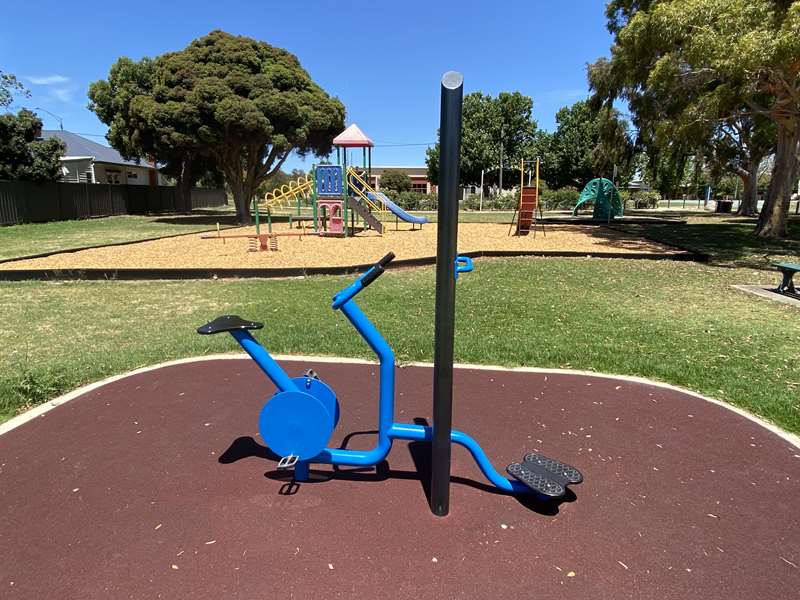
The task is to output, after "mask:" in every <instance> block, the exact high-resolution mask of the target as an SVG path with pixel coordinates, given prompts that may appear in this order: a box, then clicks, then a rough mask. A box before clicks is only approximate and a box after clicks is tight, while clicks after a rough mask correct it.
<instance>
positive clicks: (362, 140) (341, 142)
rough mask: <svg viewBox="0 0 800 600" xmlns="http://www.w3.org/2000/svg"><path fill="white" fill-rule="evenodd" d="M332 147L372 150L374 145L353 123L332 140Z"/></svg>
mask: <svg viewBox="0 0 800 600" xmlns="http://www.w3.org/2000/svg"><path fill="white" fill-rule="evenodd" d="M333 145H334V146H345V147H347V148H367V147H369V148H372V146H374V145H375V144H373V143H372V140H371V139H369V138H368V137H367V136H366V134H365V133H364V132H363V131H361V130H360V129H359V128H358V125H356V124H355V123H353V124H352V125H350V127H348V128H347V129H345V130H344V131H343V132H342V133H340V134H339V135H337V136H336V137H335V138H333Z"/></svg>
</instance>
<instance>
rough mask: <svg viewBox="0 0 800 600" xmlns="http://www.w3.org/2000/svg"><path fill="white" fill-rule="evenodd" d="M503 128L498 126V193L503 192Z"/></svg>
mask: <svg viewBox="0 0 800 600" xmlns="http://www.w3.org/2000/svg"><path fill="white" fill-rule="evenodd" d="M504 133H505V129H504V128H503V127H501V128H500V195H501V196H502V194H503V134H504Z"/></svg>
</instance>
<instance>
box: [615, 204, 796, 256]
mask: <svg viewBox="0 0 800 600" xmlns="http://www.w3.org/2000/svg"><path fill="white" fill-rule="evenodd" d="M755 224H756V220H755V219H746V218H740V217H735V216H730V215H728V216H722V215H704V216H697V217H689V218H688V219H687V223H686V225H680V224H674V225H673V224H667V225H622V226H619V227H620V228H621V229H624V230H626V231H630V232H632V233H634V234H636V235H643V236H646V237H649V238H651V239H654V240H657V241H660V242H665V243H667V244H676V245H679V246H682V247H684V248H688V249H690V250H695V251H697V252H703V253H705V254H709V255H710V256H711V259H712V261H713V262H714V263H715V264H718V265H720V266H736V267H747V268H754V269H770V268H771V267H770V264H771V263H773V262H775V261H778V260H791V261H794V262H800V219H797V218H794V219H790V221H789V227H788V229H789V237H788V238H786V239H782V240H765V239H762V238H758V237H756V236H755V235H753V230H754V228H755Z"/></svg>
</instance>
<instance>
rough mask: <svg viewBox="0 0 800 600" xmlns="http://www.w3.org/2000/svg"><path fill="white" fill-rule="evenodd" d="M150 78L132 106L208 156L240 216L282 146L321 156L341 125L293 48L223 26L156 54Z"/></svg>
mask: <svg viewBox="0 0 800 600" xmlns="http://www.w3.org/2000/svg"><path fill="white" fill-rule="evenodd" d="M154 79H155V85H154V88H153V93H152V95H146V96H141V97H138V98H136V99H135V100H134V101H133V102H132V106H131V109H132V112H133V113H134V114H135V115H137V116H138V117H139V118H140V119H143V120H144V121H145V122H148V123H154V124H158V123H160V122H164V123H168V124H170V125H171V127H170V130H171V132H174V133H171V135H172V136H174V137H176V138H180V139H185V140H186V141H188V142H191V143H193V144H195V145H196V147H197V149H198V152H200V153H201V154H202V155H204V156H208V157H210V158H211V159H213V160H214V162H215V163H216V165H217V166H218V167H219V169H220V170H222V171H223V172H224V173H225V179H226V181H227V183H228V187H229V188H230V190H231V193H232V194H233V198H234V201H235V204H236V213H237V216H238V219H239V222H240V223H243V224H246V223H249V222H250V207H249V203H250V200H251V198H253V196H254V194H255V193H256V190H257V188H258V186H259V185H260V184H261V183H262V182H263V181H265V180H266V179H268V178H269V177H271V176H272V175H274V174H275V173H277V172H278V171H279V170H280V168H281V166H282V165H283V163H284V161H285V160H286V159H287V158H288V156H289V154H291V153H292V152H297V153H298V154H299V155H301V156H305V155H307V154H308V153H313V154H314V155H316V156H325V155H327V154H328V153H329V152H330V150H331V148H332V141H333V137H334V136H335V135H336V134H337V133H339V131H341V130H342V129H343V128H344V116H345V110H344V106H343V105H342V103H341V102H340V101H339V100H337V99H336V98H332V97H330V96H329V95H328V94H327V93H325V91H324V90H323V89H322V88H321V87H320V86H319V85H317V84H316V83H314V81H312V79H311V77H309V75H308V73H307V72H306V71H305V70H304V69H303V68H302V67H301V66H300V62H299V61H298V60H297V58H296V57H295V56H294V55H292V54H290V53H289V52H287V51H286V50H283V49H280V48H274V47H272V46H270V45H269V44H266V43H264V42H259V41H256V40H253V39H250V38H246V37H239V36H233V35H230V34H228V33H225V32H223V31H213V32H211V33H210V34H208V35H207V36H205V37H202V38H199V39H197V40H194V41H193V42H192V43H190V44H189V46H188V47H187V48H185V49H184V50H181V51H180V52H172V53H168V54H165V55H163V56H161V57H159V58H158V59H156V64H155V77H154Z"/></svg>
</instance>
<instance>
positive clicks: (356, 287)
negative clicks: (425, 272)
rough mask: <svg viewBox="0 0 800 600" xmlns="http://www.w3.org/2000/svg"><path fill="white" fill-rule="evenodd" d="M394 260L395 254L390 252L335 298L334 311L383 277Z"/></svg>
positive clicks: (332, 305) (332, 306)
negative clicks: (387, 266)
mask: <svg viewBox="0 0 800 600" xmlns="http://www.w3.org/2000/svg"><path fill="white" fill-rule="evenodd" d="M393 260H394V252H389V254H387V255H386V256H384V257H383V258H382V259H380V260H379V261H378V262H376V263H375V264H374V265H372V267H370V268H369V269H367V271H365V272H364V273H362V274H361V276H360V277H359V278H358V279H356V280H355V281H354V282H353V283H351V284H350V285H348V286H347V287H346V288H344V289H343V290H342V291H341V292H339V293H338V294H336V295H335V296H334V297H333V302H332V304H331V308H332V309H333V310H338V309H340V308H341V307H342V306H343V305H345V304H347V303H348V302H350V300H352V299H353V298H354V297H355V296H356V295H357V294H358V293H359V292H360V291H361V290H363V289H364V288H365V287H367V286H368V285H369V284H370V283H372V282H373V281H375V280H376V279H377V278H378V277H380V276H381V275H383V272H384V270H386V265H388V264H389V263H390V262H392V261H393Z"/></svg>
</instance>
